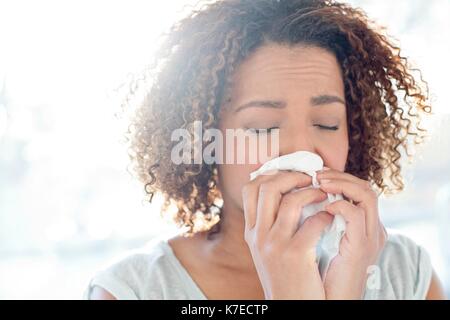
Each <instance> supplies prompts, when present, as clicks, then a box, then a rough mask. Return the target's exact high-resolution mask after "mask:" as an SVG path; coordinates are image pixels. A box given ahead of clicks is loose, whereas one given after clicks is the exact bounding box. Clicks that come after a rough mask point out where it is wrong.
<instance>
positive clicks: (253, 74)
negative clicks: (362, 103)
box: [230, 45, 344, 102]
mask: <svg viewBox="0 0 450 320" xmlns="http://www.w3.org/2000/svg"><path fill="white" fill-rule="evenodd" d="M230 92H231V99H232V100H233V101H234V102H237V101H240V100H242V99H246V98H252V97H253V98H255V97H259V98H261V97H267V98H284V99H289V98H290V97H291V98H305V99H307V98H308V99H309V97H310V96H312V95H316V94H324V93H327V94H336V95H340V96H342V97H343V95H344V84H343V81H342V76H341V70H340V67H339V64H338V62H337V60H336V57H335V56H334V55H333V54H332V53H330V52H328V51H327V50H325V49H322V48H318V47H305V46H298V47H293V48H289V47H286V46H281V45H266V46H263V47H260V48H259V49H257V50H256V51H255V52H253V53H252V54H251V55H250V56H249V57H248V58H247V59H246V60H244V61H243V62H242V63H241V65H240V66H239V68H238V69H237V70H236V73H235V74H234V76H233V83H232V88H231V91H230Z"/></svg>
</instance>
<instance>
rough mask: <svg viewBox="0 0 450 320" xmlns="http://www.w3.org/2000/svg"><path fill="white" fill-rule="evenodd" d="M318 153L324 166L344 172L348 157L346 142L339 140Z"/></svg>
mask: <svg viewBox="0 0 450 320" xmlns="http://www.w3.org/2000/svg"><path fill="white" fill-rule="evenodd" d="M318 153H319V155H320V156H321V157H322V159H323V163H324V166H326V167H329V168H332V169H335V170H339V171H344V169H345V165H346V163H347V157H348V141H347V140H341V141H339V142H336V143H335V144H334V145H329V146H324V147H322V148H321V149H320V150H318Z"/></svg>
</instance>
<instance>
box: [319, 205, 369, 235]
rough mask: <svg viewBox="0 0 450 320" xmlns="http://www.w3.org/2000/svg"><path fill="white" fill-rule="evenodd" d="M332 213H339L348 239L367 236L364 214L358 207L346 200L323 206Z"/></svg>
mask: <svg viewBox="0 0 450 320" xmlns="http://www.w3.org/2000/svg"><path fill="white" fill-rule="evenodd" d="M325 210H327V211H328V212H329V213H331V214H332V215H337V214H340V215H341V216H342V217H343V218H344V220H345V222H346V229H345V233H346V235H347V237H348V239H349V240H350V241H362V240H364V239H365V238H366V237H367V230H366V221H365V215H364V212H363V209H362V208H359V207H357V206H355V205H353V204H351V203H350V202H348V201H346V200H338V201H335V202H333V203H330V204H328V205H326V206H325Z"/></svg>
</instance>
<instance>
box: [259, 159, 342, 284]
mask: <svg viewBox="0 0 450 320" xmlns="http://www.w3.org/2000/svg"><path fill="white" fill-rule="evenodd" d="M322 169H323V160H322V158H321V157H320V156H319V155H317V154H315V153H312V152H308V151H297V152H294V153H290V154H287V155H284V156H281V157H278V158H274V159H271V160H269V161H267V162H266V163H264V164H263V165H262V166H261V167H260V168H259V169H258V170H256V171H254V172H252V173H251V174H250V180H253V179H255V178H256V177H257V176H259V175H260V174H264V173H266V172H267V171H272V170H291V171H300V172H304V173H306V174H308V175H310V176H311V177H312V186H310V187H304V188H296V189H293V190H292V191H291V192H296V191H298V190H301V189H308V188H319V183H318V181H317V178H316V172H317V171H319V170H322ZM327 197H328V199H327V200H324V201H322V202H319V203H312V204H309V205H307V206H305V207H304V208H303V209H302V210H303V212H302V216H301V219H300V224H299V226H300V225H301V224H303V222H304V221H305V219H306V218H308V217H310V216H312V215H314V214H316V213H318V212H320V211H325V206H326V205H327V204H328V203H332V202H334V201H337V200H342V199H343V197H342V195H341V194H331V193H327ZM344 233H345V220H344V218H343V217H342V216H341V215H335V217H334V219H333V222H332V223H331V224H330V225H329V226H328V227H327V228H326V229H325V230H324V232H323V233H322V236H321V238H320V240H319V242H318V244H317V248H316V251H317V262H318V264H319V272H320V274H321V276H322V278H325V275H326V271H327V270H328V267H329V265H330V263H331V260H332V259H333V258H334V257H335V256H336V255H337V254H338V253H339V244H340V242H341V239H342V237H343V236H344Z"/></svg>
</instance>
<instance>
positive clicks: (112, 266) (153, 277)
mask: <svg viewBox="0 0 450 320" xmlns="http://www.w3.org/2000/svg"><path fill="white" fill-rule="evenodd" d="M167 246H168V244H167V240H166V239H165V238H161V237H158V238H155V239H154V240H152V241H151V242H149V243H148V244H147V245H145V246H144V247H142V248H139V249H136V250H132V251H129V252H127V253H125V254H124V255H121V256H119V257H116V258H115V259H114V260H112V261H110V262H109V263H107V264H106V265H105V266H104V267H103V268H101V269H100V270H99V271H97V272H96V273H95V274H94V276H93V277H92V278H91V279H90V281H89V284H88V287H87V288H86V290H85V293H84V298H85V299H91V298H93V297H94V298H96V297H97V296H99V297H101V298H110V299H111V298H117V299H120V300H137V299H163V293H164V287H165V286H167V284H168V282H173V281H172V280H171V279H172V278H173V277H176V273H175V272H174V266H173V261H172V260H171V257H170V252H169V251H168V250H169V248H168V247H167ZM99 288H101V289H103V290H101V289H99ZM105 291H106V292H105ZM105 294H107V296H105Z"/></svg>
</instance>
